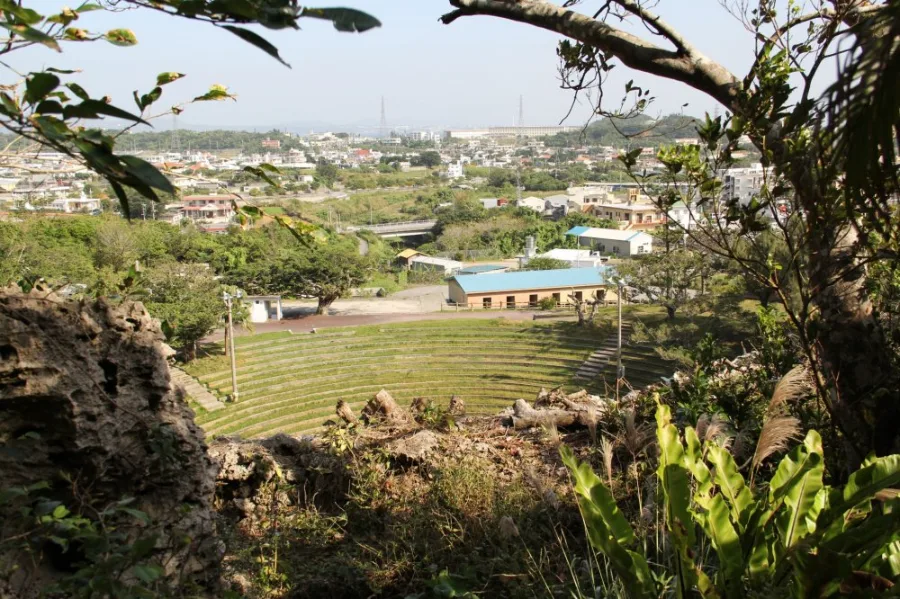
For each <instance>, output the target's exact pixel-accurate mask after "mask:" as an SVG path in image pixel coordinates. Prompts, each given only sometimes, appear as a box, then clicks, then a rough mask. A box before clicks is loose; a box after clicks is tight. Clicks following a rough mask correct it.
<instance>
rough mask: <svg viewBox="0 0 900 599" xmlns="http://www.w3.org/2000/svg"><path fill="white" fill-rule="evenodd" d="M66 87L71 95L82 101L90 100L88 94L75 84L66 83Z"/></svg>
mask: <svg viewBox="0 0 900 599" xmlns="http://www.w3.org/2000/svg"><path fill="white" fill-rule="evenodd" d="M66 87H68V88H69V90H71V92H72V93H73V94H75V95H76V96H78V97H79V98H81V99H82V100H89V99H90V96H89V95H88V93H87V92H86V91H84V88H83V87H81V86H80V85H78V84H77V83H66Z"/></svg>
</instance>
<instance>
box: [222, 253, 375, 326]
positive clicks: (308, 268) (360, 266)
mask: <svg viewBox="0 0 900 599" xmlns="http://www.w3.org/2000/svg"><path fill="white" fill-rule="evenodd" d="M371 269H372V264H371V260H370V259H369V258H368V257H367V256H361V255H360V253H359V247H358V240H357V239H356V238H355V237H348V238H343V237H335V238H333V239H330V240H328V242H326V243H319V244H316V245H315V246H313V247H310V248H304V249H303V250H300V249H296V248H293V249H287V250H286V251H283V252H282V253H281V254H280V255H278V256H276V257H275V258H273V259H271V260H269V261H267V262H264V263H256V264H252V265H248V266H247V267H246V268H243V269H239V270H238V271H236V272H234V273H233V274H232V275H230V276H229V277H228V280H229V282H231V283H232V284H234V285H237V286H239V287H241V288H243V289H246V290H247V291H248V292H250V293H259V294H280V295H287V296H293V297H315V298H316V299H318V300H319V301H318V305H317V306H316V314H322V315H324V314H327V310H328V307H329V306H330V305H331V304H332V303H333V302H334V300H336V299H338V298H340V297H341V296H343V295H346V293H347V292H348V291H350V289H352V288H354V287H358V286H359V285H361V284H363V283H364V282H365V281H366V280H367V279H368V276H369V273H370V271H371Z"/></svg>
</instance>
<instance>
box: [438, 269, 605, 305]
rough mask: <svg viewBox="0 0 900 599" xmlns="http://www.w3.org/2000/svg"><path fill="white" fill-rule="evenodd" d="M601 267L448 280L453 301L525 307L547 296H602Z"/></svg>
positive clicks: (566, 298)
mask: <svg viewBox="0 0 900 599" xmlns="http://www.w3.org/2000/svg"><path fill="white" fill-rule="evenodd" d="M606 270H607V267H602V268H565V269H561V270H530V271H517V272H504V273H499V274H483V275H457V276H455V277H453V278H451V279H450V281H449V287H450V289H449V296H450V301H451V302H453V303H455V304H458V305H463V306H471V307H475V308H485V309H497V308H510V309H512V308H516V307H519V308H522V307H526V306H537V305H538V302H539V301H541V300H542V299H544V298H547V297H552V298H553V299H555V300H556V301H557V303H568V302H569V301H570V300H569V295H574V296H575V297H576V298H578V299H588V298H590V297H592V296H593V294H594V293H595V292H598V293H599V294H600V295H603V294H604V293H605V292H606V287H607V281H606V276H605V272H606Z"/></svg>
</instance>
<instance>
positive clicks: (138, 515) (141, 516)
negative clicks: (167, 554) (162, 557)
mask: <svg viewBox="0 0 900 599" xmlns="http://www.w3.org/2000/svg"><path fill="white" fill-rule="evenodd" d="M119 510H121V511H123V512H125V513H126V514H128V515H129V516H131V517H133V518H135V519H137V520H140V521H141V523H143V524H150V516H148V515H147V514H145V513H144V512H142V511H141V510H136V509H134V508H130V507H120V508H119ZM146 539H151V540H152V541H153V544H154V545H155V544H156V539H155V538H154V537H144V538H143V539H138V541H135V544H137V543H138V542H139V541H140V540H146Z"/></svg>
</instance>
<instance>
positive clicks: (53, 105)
mask: <svg viewBox="0 0 900 599" xmlns="http://www.w3.org/2000/svg"><path fill="white" fill-rule="evenodd" d="M34 111H35V112H36V113H37V114H62V113H63V107H62V104H60V103H59V102H57V101H56V100H44V101H43V102H41V103H40V104H38V105H37V108H35V109H34Z"/></svg>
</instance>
